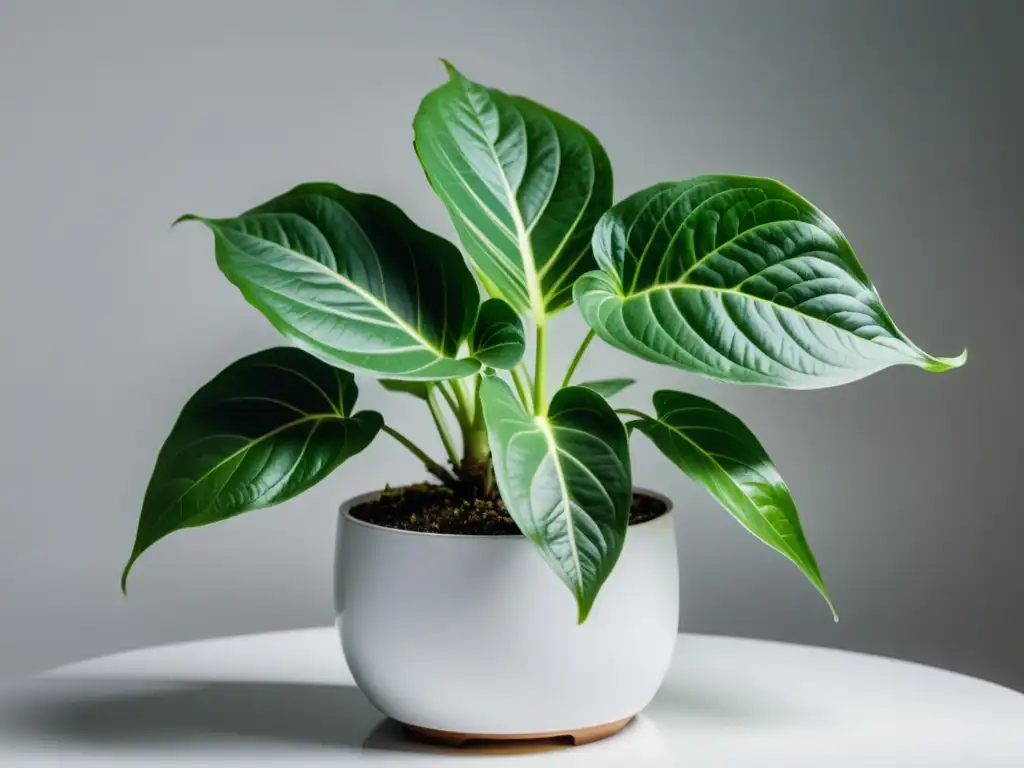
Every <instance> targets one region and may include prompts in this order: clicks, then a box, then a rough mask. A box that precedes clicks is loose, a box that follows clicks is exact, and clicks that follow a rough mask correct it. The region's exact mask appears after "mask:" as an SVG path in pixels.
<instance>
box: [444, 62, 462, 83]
mask: <svg viewBox="0 0 1024 768" xmlns="http://www.w3.org/2000/svg"><path fill="white" fill-rule="evenodd" d="M441 63H442V64H443V65H444V70H445V72H447V73H448V80H449V81H452V80H456V79H457V78H460V77H462V74H461V73H460V72H459V70H457V69H456V68H455V65H454V64H452V63H451V62H450V61H448V59H446V58H444V57H443V56H442V57H441Z"/></svg>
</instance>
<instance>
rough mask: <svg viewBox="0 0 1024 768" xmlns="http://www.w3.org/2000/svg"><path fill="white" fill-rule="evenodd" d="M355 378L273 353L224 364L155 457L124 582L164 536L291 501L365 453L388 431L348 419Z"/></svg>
mask: <svg viewBox="0 0 1024 768" xmlns="http://www.w3.org/2000/svg"><path fill="white" fill-rule="evenodd" d="M356 393H357V390H356V385H355V382H354V381H353V378H352V374H350V373H347V372H346V371H341V370H338V369H337V368H332V367H331V366H329V365H326V364H325V363H322V362H320V361H319V360H317V359H316V358H314V357H312V356H310V355H308V354H306V353H305V352H303V351H302V350H299V349H294V348H290V347H276V348H274V349H268V350H265V351H263V352H258V353H256V354H255V355H250V356H249V357H245V358H242V359H241V360H239V361H238V362H236V363H234V364H232V365H230V366H228V367H227V368H225V369H224V370H223V371H221V373H220V374H218V375H217V376H216V377H215V378H214V379H212V380H211V381H210V382H209V383H208V384H206V385H205V386H204V387H203V388H202V389H200V390H199V391H198V392H196V394H195V395H193V396H192V398H191V399H190V400H189V401H188V403H187V404H186V405H185V408H184V409H183V410H182V412H181V415H180V416H179V417H178V421H177V423H176V424H175V425H174V429H173V430H172V431H171V434H170V436H169V437H168V438H167V441H166V442H165V443H164V446H163V448H162V449H161V451H160V455H159V457H158V458H157V462H156V468H155V469H154V470H153V476H152V478H151V479H150V481H149V487H148V488H147V489H146V496H145V499H144V501H143V505H142V514H141V516H140V518H139V529H138V533H137V534H136V538H135V546H134V548H133V549H132V555H131V558H130V559H129V561H128V565H127V566H126V567H125V569H124V575H123V576H122V580H121V586H122V588H124V587H125V585H126V584H127V579H128V572H129V570H130V569H131V567H132V565H133V564H134V563H135V561H136V560H137V559H138V558H139V555H141V554H142V553H143V552H145V551H146V550H147V549H148V548H149V547H151V546H152V545H153V544H155V543H156V542H157V541H159V540H160V539H162V538H164V537H165V536H167V535H168V534H171V533H174V532H175V531H178V530H181V529H182V528H192V527H195V526H200V525H208V524H209V523H215V522H218V521H220V520H225V519H227V518H229V517H234V516H235V515H238V514H241V513H242V512H248V511H250V510H253V509H261V508H264V507H269V506H272V505H274V504H278V503H280V502H282V501H286V500H288V499H290V498H292V497H293V496H296V495H298V494H299V493H302V492H303V491H305V490H306V489H308V488H311V487H313V486H314V485H316V484H317V483H318V482H320V481H321V480H323V479H324V478H325V477H327V475H329V474H330V473H331V472H332V471H333V470H334V469H335V468H336V467H337V466H338V465H339V464H341V463H342V462H343V461H345V459H347V458H349V457H350V456H354V455H355V454H357V453H359V452H360V451H362V450H363V449H364V448H365V447H366V446H367V445H369V444H370V441H371V440H373V438H374V437H375V436H376V435H377V432H378V431H380V428H381V427H382V426H383V423H384V422H383V419H382V418H381V416H380V414H379V413H374V412H372V411H363V412H361V413H355V414H353V413H352V409H353V407H354V406H355V401H356Z"/></svg>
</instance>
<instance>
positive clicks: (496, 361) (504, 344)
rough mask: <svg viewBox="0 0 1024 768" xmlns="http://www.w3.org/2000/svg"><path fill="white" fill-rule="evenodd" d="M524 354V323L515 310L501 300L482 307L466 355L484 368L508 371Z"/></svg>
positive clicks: (493, 300)
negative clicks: (485, 366)
mask: <svg viewBox="0 0 1024 768" xmlns="http://www.w3.org/2000/svg"><path fill="white" fill-rule="evenodd" d="M524 351H526V338H525V337H524V336H523V321H522V320H521V319H520V318H519V315H517V314H516V311H515V310H514V309H512V307H510V306H509V305H508V304H507V303H506V302H504V301H502V300H501V299H488V300H487V301H485V302H484V303H483V304H481V305H480V312H479V314H478V315H477V318H476V325H475V326H474V327H473V335H472V337H471V338H470V341H469V353H470V354H471V355H472V356H473V357H474V358H476V359H477V360H479V361H480V362H481V363H483V364H484V365H489V366H491V367H492V368H505V369H508V368H512V367H514V366H515V365H516V364H517V363H518V362H519V361H520V360H522V359H523V352H524Z"/></svg>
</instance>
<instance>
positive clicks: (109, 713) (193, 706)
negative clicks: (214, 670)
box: [0, 678, 662, 765]
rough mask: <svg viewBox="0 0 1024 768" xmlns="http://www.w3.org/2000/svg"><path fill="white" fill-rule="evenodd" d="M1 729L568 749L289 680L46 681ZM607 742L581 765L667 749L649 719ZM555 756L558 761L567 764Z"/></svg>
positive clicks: (155, 742)
mask: <svg viewBox="0 0 1024 768" xmlns="http://www.w3.org/2000/svg"><path fill="white" fill-rule="evenodd" d="M0 736H2V737H3V738H6V739H11V740H14V741H20V742H26V741H27V742H29V743H31V744H37V745H45V746H46V747H48V748H49V747H56V748H59V749H67V748H74V747H79V748H82V749H86V750H89V749H95V750H97V751H100V752H103V753H104V754H108V753H117V752H118V751H123V752H125V753H128V752H133V753H134V752H138V751H139V750H140V749H143V750H147V751H148V750H154V751H160V750H161V749H171V750H173V749H176V748H184V749H188V750H193V749H195V748H196V747H202V746H214V747H217V746H220V747H224V746H230V745H232V744H235V745H238V744H242V743H245V744H249V745H254V744H260V743H263V744H267V745H277V746H283V747H288V746H298V747H304V748H307V749H308V748H317V747H322V748H324V749H328V750H329V749H336V750H337V749H340V750H343V751H380V752H404V753H426V754H435V755H443V754H460V755H463V756H468V755H473V754H477V755H481V754H494V753H500V754H510V753H526V752H529V753H536V752H550V751H552V750H561V749H562V747H561V746H560V745H557V744H553V743H551V742H528V743H522V742H520V743H518V744H505V745H497V744H486V743H485V744H482V745H477V746H474V747H466V748H463V749H459V748H451V747H443V746H435V745H431V744H424V743H421V742H418V741H416V740H414V739H413V738H412V737H410V736H409V735H408V734H407V732H406V731H405V730H404V729H403V727H402V726H401V725H400V724H399V723H396V722H394V721H393V720H388V719H386V718H385V717H384V716H383V715H381V714H380V713H379V712H378V711H377V710H376V709H374V708H373V706H372V705H371V704H370V703H369V701H368V700H367V699H366V697H365V696H363V694H362V693H360V692H359V691H358V689H356V688H354V687H352V686H342V685H316V684H306V683H286V682H285V683H279V682H260V683H253V682H227V681H217V682H212V681H211V682H190V683H180V682H168V681H154V680H139V679H123V680H111V679H104V680H95V679H87V678H80V679H69V678H59V679H50V680H42V681H37V682H36V683H35V684H34V685H33V687H32V690H31V694H30V695H27V696H20V697H17V698H14V699H8V700H7V701H5V702H0ZM613 742H614V743H613ZM602 744H604V746H603V747H601V748H599V749H598V750H592V749H591V747H590V746H586V747H578V748H574V749H573V755H574V760H573V761H572V762H573V764H580V763H578V762H576V761H577V760H583V764H587V765H592V764H596V763H594V760H593V758H597V757H600V758H601V759H600V760H599V761H598V762H599V763H600V764H601V765H604V764H605V763H606V761H605V760H604V758H608V759H612V758H613V757H615V756H617V755H620V754H621V755H622V756H623V757H622V760H618V761H617V762H615V761H613V763H610V764H616V765H620V764H629V765H639V764H640V760H639V757H640V756H646V757H649V756H650V755H652V754H655V755H658V754H661V750H662V745H661V740H660V736H659V735H658V731H657V728H656V727H655V726H654V725H653V723H651V722H650V721H648V720H646V719H644V718H643V717H641V718H639V719H638V720H637V721H636V722H634V723H631V724H630V725H629V726H627V728H626V730H625V731H624V732H623V733H622V735H621V736H618V737H616V738H614V739H611V740H609V741H608V742H602ZM592 746H594V747H597V746H598V745H592ZM562 754H566V753H562ZM551 757H552V758H553V759H555V761H556V763H554V764H558V765H561V764H562V763H563V762H564V760H563V758H558V757H556V756H555V755H551ZM634 758H636V759H634ZM623 760H625V762H623Z"/></svg>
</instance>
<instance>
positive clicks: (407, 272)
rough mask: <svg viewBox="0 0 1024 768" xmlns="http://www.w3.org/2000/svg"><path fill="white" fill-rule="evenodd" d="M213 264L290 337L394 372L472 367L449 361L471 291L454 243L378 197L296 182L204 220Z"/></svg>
mask: <svg viewBox="0 0 1024 768" xmlns="http://www.w3.org/2000/svg"><path fill="white" fill-rule="evenodd" d="M182 218H183V219H194V220H198V221H202V222H203V223H205V224H206V225H207V226H208V227H209V228H210V229H211V230H212V231H213V234H214V237H215V241H216V252H217V264H218V265H219V266H220V268H221V270H222V271H223V272H224V274H225V275H226V276H227V278H228V279H229V280H230V281H231V282H232V283H234V284H235V285H236V286H237V287H238V288H239V289H240V290H241V292H242V295H244V296H245V298H246V299H247V300H248V301H249V303H250V304H252V305H253V306H254V307H256V308H257V309H258V310H259V311H260V312H262V313H263V314H264V315H265V316H266V317H267V319H268V320H270V322H271V323H273V325H274V326H275V327H276V328H277V329H278V330H279V331H280V332H281V333H283V334H284V335H285V336H287V337H288V338H289V339H291V340H292V341H293V342H294V343H295V344H296V345H298V346H300V347H302V348H303V349H305V350H306V351H308V352H310V353H312V354H314V355H316V356H317V357H319V358H320V359H321V360H324V361H325V362H328V363H330V364H332V365H337V366H341V367H344V368H349V369H353V370H357V371H362V372H365V373H369V374H371V375H374V376H386V377H387V378H392V379H447V378H460V377H463V376H468V375H470V374H472V373H475V372H476V371H477V370H479V368H480V364H479V363H478V362H476V361H475V360H470V359H464V360H455V359H454V358H455V356H456V354H457V353H458V349H459V345H460V344H461V343H462V341H463V340H464V339H465V338H466V337H467V336H468V335H469V332H470V330H471V328H472V327H473V320H474V318H475V317H476V308H477V306H478V304H479V291H478V289H477V287H476V283H475V282H474V280H473V276H472V274H471V273H470V271H469V269H468V268H467V267H466V264H465V262H464V261H463V259H462V255H461V254H460V253H459V251H458V249H457V248H456V247H455V246H454V245H452V244H451V243H449V242H448V241H447V240H444V239H443V238H440V237H438V236H437V235H433V234H431V233H430V232H427V231H426V230H423V229H420V228H419V227H417V226H416V225H415V224H414V223H413V222H412V221H410V220H409V218H408V217H407V216H406V215H405V214H404V213H402V212H401V211H400V210H399V209H398V208H396V207H395V206H394V205H392V204H391V203H389V202H387V201H386V200H382V199H381V198H379V197H374V196H373V195H362V194H357V193H355V192H349V191H348V190H345V189H342V188H341V187H339V186H337V185H334V184H304V185H302V186H299V187H296V188H295V189H293V190H291V191H290V192H287V193H285V194H284V195H281V196H280V197H278V198H275V199H273V200H271V201H270V202H268V203H265V204H263V205H261V206H259V207H257V208H254V209H252V210H251V211H248V212H247V213H243V214H242V215H241V216H238V217H237V218H234V219H204V218H200V217H197V216H192V215H189V216H185V217H182Z"/></svg>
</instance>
